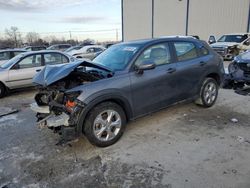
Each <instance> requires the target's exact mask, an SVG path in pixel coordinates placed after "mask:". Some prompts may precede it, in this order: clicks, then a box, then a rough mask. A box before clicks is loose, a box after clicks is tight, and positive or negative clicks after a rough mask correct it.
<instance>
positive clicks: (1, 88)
mask: <svg viewBox="0 0 250 188" xmlns="http://www.w3.org/2000/svg"><path fill="white" fill-rule="evenodd" d="M5 94H6V88H5V86H4V85H3V84H2V83H0V98H2V97H4V96H5Z"/></svg>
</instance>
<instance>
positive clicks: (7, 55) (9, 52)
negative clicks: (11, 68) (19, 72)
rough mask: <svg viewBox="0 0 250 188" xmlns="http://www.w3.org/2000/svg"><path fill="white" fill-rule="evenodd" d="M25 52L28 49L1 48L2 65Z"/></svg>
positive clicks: (0, 59) (0, 61)
mask: <svg viewBox="0 0 250 188" xmlns="http://www.w3.org/2000/svg"><path fill="white" fill-rule="evenodd" d="M23 52H26V50H23V49H6V50H0V65H1V64H3V63H5V62H6V61H8V60H10V59H11V58H13V57H15V56H16V55H18V54H20V53H23Z"/></svg>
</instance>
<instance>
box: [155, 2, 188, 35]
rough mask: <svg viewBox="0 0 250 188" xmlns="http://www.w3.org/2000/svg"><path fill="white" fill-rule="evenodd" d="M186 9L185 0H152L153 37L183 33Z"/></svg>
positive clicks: (184, 30)
mask: <svg viewBox="0 0 250 188" xmlns="http://www.w3.org/2000/svg"><path fill="white" fill-rule="evenodd" d="M186 10H187V2H186V0H182V1H179V0H154V37H159V36H165V35H185V32H186ZM173 26H174V27H173Z"/></svg>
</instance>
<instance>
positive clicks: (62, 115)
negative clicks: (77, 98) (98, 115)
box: [30, 103, 83, 141]
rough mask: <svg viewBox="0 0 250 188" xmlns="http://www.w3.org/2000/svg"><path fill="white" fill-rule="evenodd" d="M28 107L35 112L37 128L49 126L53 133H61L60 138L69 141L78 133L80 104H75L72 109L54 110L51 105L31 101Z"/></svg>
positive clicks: (81, 107)
mask: <svg viewBox="0 0 250 188" xmlns="http://www.w3.org/2000/svg"><path fill="white" fill-rule="evenodd" d="M30 108H31V109H32V110H33V111H34V112H36V117H37V126H38V127H39V128H49V129H51V130H53V132H54V133H59V134H60V135H62V139H63V140H65V141H70V140H73V139H75V138H77V137H78V136H79V135H80V134H79V131H77V126H78V120H79V114H80V112H81V110H82V109H83V106H82V105H76V106H75V107H74V108H73V109H68V111H65V109H66V108H65V109H62V111H61V112H59V113H58V112H56V113H55V112H54V111H53V110H51V106H48V105H42V106H39V105H37V104H36V103H32V104H31V105H30Z"/></svg>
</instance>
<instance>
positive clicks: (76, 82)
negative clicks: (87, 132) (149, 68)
mask: <svg viewBox="0 0 250 188" xmlns="http://www.w3.org/2000/svg"><path fill="white" fill-rule="evenodd" d="M88 67H90V69H89V70H87V68H88ZM46 69H47V70H46ZM58 72H59V73H58ZM60 72H61V73H60ZM108 77H112V72H111V71H110V70H108V69H106V68H103V67H101V66H100V67H99V66H98V65H95V64H91V63H89V62H87V63H86V62H83V63H75V64H71V65H62V66H48V67H45V68H44V69H43V70H42V71H41V72H39V73H38V74H37V75H36V76H35V77H34V79H33V82H34V83H36V84H38V85H37V88H38V93H37V94H36V95H35V101H36V104H35V103H34V104H32V105H31V109H32V110H33V111H35V112H37V115H36V117H37V122H38V123H37V124H38V126H39V127H40V128H42V127H48V128H50V129H52V130H53V131H54V132H58V133H60V134H63V128H64V127H69V128H72V131H73V132H74V133H75V132H76V131H75V128H76V124H77V121H78V118H79V117H78V116H79V114H80V112H81V110H82V109H83V108H84V104H82V102H81V101H78V100H77V97H78V96H79V95H80V94H81V92H80V91H74V92H68V91H69V90H70V89H72V88H75V87H77V86H80V85H84V84H87V83H90V82H94V81H97V80H100V79H104V78H108ZM59 78H60V79H59ZM41 79H42V80H41ZM46 81H47V82H46ZM48 81H49V83H48Z"/></svg>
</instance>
